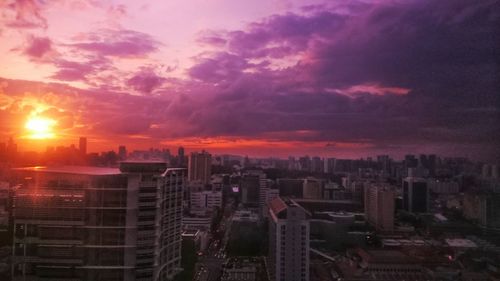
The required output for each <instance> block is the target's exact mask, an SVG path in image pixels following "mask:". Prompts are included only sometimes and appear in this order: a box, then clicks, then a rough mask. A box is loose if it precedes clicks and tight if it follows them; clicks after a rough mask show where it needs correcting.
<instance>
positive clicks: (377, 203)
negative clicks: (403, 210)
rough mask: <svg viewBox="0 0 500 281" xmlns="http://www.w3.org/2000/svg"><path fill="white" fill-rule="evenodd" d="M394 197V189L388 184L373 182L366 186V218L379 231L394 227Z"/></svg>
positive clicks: (389, 229) (390, 229)
mask: <svg viewBox="0 0 500 281" xmlns="http://www.w3.org/2000/svg"><path fill="white" fill-rule="evenodd" d="M394 198H395V194H394V190H393V189H392V188H391V187H390V186H385V185H379V184H375V183H371V184H368V185H367V186H366V190H365V214H366V220H367V221H368V222H369V223H370V224H371V225H373V226H374V227H375V228H376V229H377V230H379V231H392V230H393V229H394V208H395V204H394Z"/></svg>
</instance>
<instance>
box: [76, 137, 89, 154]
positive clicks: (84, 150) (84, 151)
mask: <svg viewBox="0 0 500 281" xmlns="http://www.w3.org/2000/svg"><path fill="white" fill-rule="evenodd" d="M78 150H79V151H80V153H81V154H82V155H86V154H87V138H86V137H80V142H79V145H78Z"/></svg>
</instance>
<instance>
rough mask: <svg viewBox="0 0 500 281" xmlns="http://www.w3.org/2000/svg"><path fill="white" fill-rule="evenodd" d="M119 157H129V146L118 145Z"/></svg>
mask: <svg viewBox="0 0 500 281" xmlns="http://www.w3.org/2000/svg"><path fill="white" fill-rule="evenodd" d="M118 158H119V159H120V160H122V161H123V160H126V159H127V147H125V146H124V145H120V146H119V147H118Z"/></svg>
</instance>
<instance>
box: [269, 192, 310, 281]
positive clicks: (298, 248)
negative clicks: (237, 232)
mask: <svg viewBox="0 0 500 281" xmlns="http://www.w3.org/2000/svg"><path fill="white" fill-rule="evenodd" d="M268 206H269V256H268V262H267V265H268V272H269V278H270V280H271V281H308V280H309V231H310V229H309V221H308V213H307V212H306V211H305V210H304V209H303V208H302V207H300V206H299V205H298V204H297V203H295V202H294V201H292V200H290V199H282V198H281V197H277V198H275V199H273V200H272V201H271V202H269V205H268Z"/></svg>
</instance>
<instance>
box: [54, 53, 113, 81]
mask: <svg viewBox="0 0 500 281" xmlns="http://www.w3.org/2000/svg"><path fill="white" fill-rule="evenodd" d="M53 64H54V66H56V67H57V71H56V72H55V73H54V74H53V75H52V76H51V78H53V79H57V80H62V81H88V79H89V78H90V77H91V76H93V75H100V74H101V72H103V71H105V70H108V69H109V68H111V63H110V61H109V60H107V59H106V58H103V57H94V58H89V59H88V60H85V61H72V60H66V59H56V60H55V61H54V62H53Z"/></svg>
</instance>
